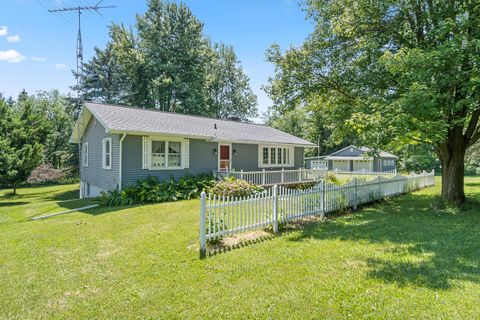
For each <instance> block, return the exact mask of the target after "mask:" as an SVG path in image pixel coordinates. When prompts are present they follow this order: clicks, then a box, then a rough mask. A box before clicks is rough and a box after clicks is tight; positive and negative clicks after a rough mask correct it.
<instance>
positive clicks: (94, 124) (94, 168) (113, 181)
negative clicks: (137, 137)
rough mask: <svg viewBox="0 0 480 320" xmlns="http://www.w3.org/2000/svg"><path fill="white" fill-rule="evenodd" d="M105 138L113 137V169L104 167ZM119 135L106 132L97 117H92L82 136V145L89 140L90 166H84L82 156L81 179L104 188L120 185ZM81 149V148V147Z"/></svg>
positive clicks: (113, 187)
mask: <svg viewBox="0 0 480 320" xmlns="http://www.w3.org/2000/svg"><path fill="white" fill-rule="evenodd" d="M104 138H112V159H111V161H112V169H103V168H102V148H103V146H102V143H103V139H104ZM118 141H119V136H118V135H111V134H106V133H105V128H104V127H103V126H102V125H101V124H100V122H99V121H97V120H96V119H95V118H93V117H92V118H91V119H90V121H89V123H88V125H87V128H86V129H85V133H84V135H83V137H82V142H81V143H82V145H83V143H84V142H88V167H84V166H83V155H81V157H80V180H81V181H83V182H86V183H89V184H90V185H92V186H96V187H98V188H100V189H103V190H109V189H115V188H117V186H118ZM80 150H81V149H80Z"/></svg>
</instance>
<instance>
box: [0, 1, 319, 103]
mask: <svg viewBox="0 0 480 320" xmlns="http://www.w3.org/2000/svg"><path fill="white" fill-rule="evenodd" d="M97 1H98V0H8V1H2V9H1V10H0V92H2V93H3V94H4V95H6V96H10V95H13V96H16V95H17V94H18V93H19V92H20V91H21V90H22V89H26V90H27V91H28V92H29V93H33V92H35V91H37V90H50V89H59V90H60V91H61V92H63V93H66V92H69V86H70V85H72V84H73V83H74V81H75V79H74V77H73V76H72V73H71V70H72V69H74V68H75V45H76V32H77V22H76V15H75V14H69V15H68V14H67V15H66V14H52V13H49V12H47V8H56V7H62V6H76V5H78V4H84V5H92V4H95V3H96V2H97ZM183 2H185V3H186V4H187V5H188V6H189V7H190V9H191V10H192V11H193V13H194V14H195V15H196V16H197V17H198V18H199V19H200V20H201V21H202V22H203V23H204V33H205V34H206V35H208V36H209V37H210V38H211V39H212V40H213V41H222V42H224V43H227V44H231V45H233V46H234V48H235V51H236V53H237V55H238V57H239V59H240V60H241V62H242V66H243V68H244V70H245V71H246V73H247V74H248V76H249V77H250V79H251V86H252V89H253V90H254V92H255V94H256V95H257V96H258V104H259V110H260V112H264V111H266V109H267V108H268V106H269V105H270V103H271V102H270V100H269V99H268V97H267V95H266V94H265V93H264V92H263V91H262V89H261V86H262V85H264V84H266V83H267V80H268V77H269V76H271V75H272V74H273V67H272V65H270V64H269V63H267V62H266V61H265V51H266V50H267V48H268V47H269V46H270V45H271V44H272V43H278V44H280V46H281V47H282V48H283V49H285V48H288V47H289V46H290V45H299V44H301V43H302V41H303V40H304V39H305V38H306V37H307V35H308V34H309V33H310V31H311V30H312V25H311V23H310V22H308V21H306V20H305V13H304V12H303V11H302V10H301V7H300V6H299V5H298V2H297V1H295V0H188V1H183ZM102 4H103V5H115V6H117V7H116V8H114V9H105V10H104V11H103V15H104V17H101V16H99V15H98V14H96V13H88V14H84V15H83V17H82V24H83V28H82V34H83V45H84V56H85V61H87V60H88V59H89V58H90V57H91V55H92V53H93V48H94V47H95V46H98V47H100V48H103V47H104V44H105V43H106V41H107V38H108V34H107V33H108V25H109V24H110V23H111V22H116V23H123V24H125V25H127V26H129V25H133V24H135V14H137V13H143V12H144V11H145V9H146V1H144V0H130V1H127V0H104V1H103V3H102Z"/></svg>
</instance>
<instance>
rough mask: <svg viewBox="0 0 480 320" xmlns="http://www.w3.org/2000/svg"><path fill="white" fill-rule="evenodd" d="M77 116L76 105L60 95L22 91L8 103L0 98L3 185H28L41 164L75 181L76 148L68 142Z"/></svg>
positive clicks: (56, 93)
mask: <svg viewBox="0 0 480 320" xmlns="http://www.w3.org/2000/svg"><path fill="white" fill-rule="evenodd" d="M76 112H77V110H76V109H75V104H73V103H72V101H71V100H69V99H68V97H65V96H62V95H60V94H59V93H58V91H51V92H43V91H42V92H39V93H37V94H36V95H28V94H27V93H26V92H25V91H23V92H22V93H21V94H20V95H19V96H18V98H17V100H13V99H10V100H9V102H6V101H5V100H4V99H3V98H1V97H0V185H8V186H16V185H18V184H19V183H23V182H25V180H26V179H27V178H28V177H29V176H30V173H31V172H32V170H33V169H35V168H36V167H37V166H39V165H40V164H48V165H52V166H53V167H54V168H55V169H60V170H62V171H65V172H66V173H67V174H68V175H69V176H70V177H74V176H75V172H76V170H71V168H76V164H77V157H76V156H75V151H76V147H74V146H72V145H71V144H69V142H68V139H69V137H70V134H71V131H72V127H73V123H74V121H75V116H76Z"/></svg>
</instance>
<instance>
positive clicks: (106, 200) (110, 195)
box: [100, 190, 134, 207]
mask: <svg viewBox="0 0 480 320" xmlns="http://www.w3.org/2000/svg"><path fill="white" fill-rule="evenodd" d="M133 203H134V199H133V197H131V195H130V194H129V193H128V192H127V191H125V190H122V191H118V190H110V191H107V192H102V193H101V194H100V204H102V205H104V206H109V207H113V206H131V205H132V204H133Z"/></svg>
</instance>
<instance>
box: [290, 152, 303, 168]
mask: <svg viewBox="0 0 480 320" xmlns="http://www.w3.org/2000/svg"><path fill="white" fill-rule="evenodd" d="M303 151H304V148H300V147H295V149H294V154H295V156H294V158H293V166H294V167H295V169H298V168H303V167H304V159H303Z"/></svg>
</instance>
